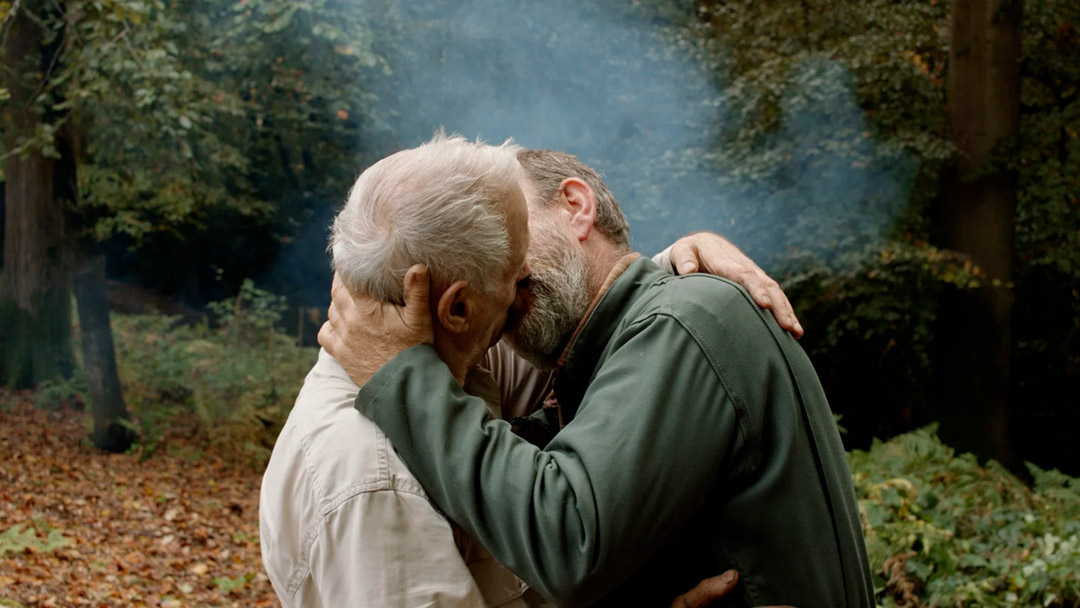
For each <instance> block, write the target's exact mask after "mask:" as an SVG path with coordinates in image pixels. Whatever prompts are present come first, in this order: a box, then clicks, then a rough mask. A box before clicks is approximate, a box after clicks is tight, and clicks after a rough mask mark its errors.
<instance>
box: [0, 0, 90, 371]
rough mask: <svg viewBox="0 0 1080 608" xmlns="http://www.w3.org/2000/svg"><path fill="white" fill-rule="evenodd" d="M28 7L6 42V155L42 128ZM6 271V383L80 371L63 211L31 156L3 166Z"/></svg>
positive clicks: (0, 299) (0, 302) (41, 57)
mask: <svg viewBox="0 0 1080 608" xmlns="http://www.w3.org/2000/svg"><path fill="white" fill-rule="evenodd" d="M35 4H36V3H35V2H24V3H23V8H22V9H21V10H20V11H19V12H18V13H17V14H15V15H14V16H13V17H12V18H11V22H10V24H9V27H10V29H9V31H8V33H7V39H6V40H5V44H4V66H3V67H4V69H3V74H2V78H3V86H4V87H6V88H7V89H8V90H9V92H10V93H11V98H10V99H9V100H8V102H7V104H6V105H5V108H4V122H5V123H6V124H5V133H4V135H5V141H4V146H3V147H4V150H5V152H7V151H10V150H12V149H14V148H16V147H18V146H19V145H20V144H21V143H22V142H23V141H25V139H26V138H27V137H29V136H30V135H31V134H32V133H33V131H34V127H35V126H36V125H37V122H38V119H39V116H38V114H37V113H36V112H35V104H34V96H35V94H36V88H37V86H38V85H39V84H40V83H39V82H37V81H36V80H34V79H30V78H26V75H27V74H30V73H33V72H34V71H36V70H40V71H42V72H44V71H45V70H46V68H47V64H46V63H45V59H46V58H47V56H48V55H50V53H43V52H42V46H41V39H42V35H43V32H41V31H40V30H39V28H38V27H37V26H36V25H35V23H34V22H33V21H32V20H31V19H29V18H28V17H27V14H26V10H27V9H29V8H30V7H31V6H33V5H35ZM4 172H5V182H4V194H5V221H4V268H3V279H2V282H0V383H3V384H5V385H7V386H9V387H18V388H23V387H30V386H34V385H36V384H37V383H39V382H41V381H43V380H50V379H58V378H64V377H68V376H70V375H71V373H72V371H73V369H74V356H73V352H72V346H71V286H70V272H69V268H70V265H69V262H68V248H67V243H66V239H65V225H64V210H63V205H62V203H61V201H59V200H57V199H56V198H55V197H54V196H53V161H52V160H51V159H49V158H46V157H45V156H44V155H43V154H41V152H40V150H37V149H34V150H31V151H30V152H29V153H28V154H24V155H19V154H16V155H12V156H9V157H8V158H7V159H6V161H5V162H4Z"/></svg>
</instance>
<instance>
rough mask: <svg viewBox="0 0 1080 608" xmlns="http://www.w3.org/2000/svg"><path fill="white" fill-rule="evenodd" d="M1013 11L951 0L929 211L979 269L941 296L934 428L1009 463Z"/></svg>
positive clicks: (946, 242)
mask: <svg viewBox="0 0 1080 608" xmlns="http://www.w3.org/2000/svg"><path fill="white" fill-rule="evenodd" d="M1021 16H1022V2H1021V0H954V1H953V4H952V22H951V32H952V41H951V45H950V51H949V73H948V122H949V129H950V136H951V139H952V141H953V143H954V144H955V145H956V147H957V149H958V154H957V157H956V159H955V163H954V166H953V169H952V171H951V172H950V175H949V176H948V177H947V181H946V185H945V189H944V199H943V200H942V202H941V206H940V209H939V212H940V214H939V218H938V229H939V231H940V233H939V236H940V240H941V244H942V245H943V246H944V247H946V248H948V249H953V250H955V251H959V252H962V253H966V254H968V255H970V256H971V258H972V260H973V261H974V262H975V263H976V264H977V265H978V266H979V268H980V269H981V270H982V273H983V275H982V284H981V286H980V287H978V288H976V289H973V290H968V291H963V292H960V291H958V292H954V293H950V294H949V295H948V296H947V297H946V298H945V301H943V302H942V313H941V317H940V322H941V323H940V331H939V336H938V337H939V340H940V343H941V346H942V350H941V353H940V354H941V357H940V359H939V362H938V363H939V365H938V367H937V370H936V375H937V376H938V378H939V382H938V391H937V394H938V397H939V398H940V400H941V401H940V405H939V409H938V411H937V413H938V415H939V416H940V420H941V435H942V438H943V439H945V440H946V441H947V442H950V443H952V444H953V445H954V446H956V447H957V448H960V449H963V450H970V451H973V452H975V453H976V454H977V455H979V456H982V457H988V458H995V459H998V460H999V461H1001V462H1002V463H1003V464H1006V465H1007V466H1012V465H1015V461H1014V454H1013V450H1012V447H1011V441H1010V439H1009V428H1008V415H1009V404H1010V394H1011V390H1012V383H1011V373H1010V367H1011V365H1010V362H1011V354H1012V292H1011V287H1010V286H1009V283H1010V281H1011V279H1012V259H1013V249H1012V243H1013V221H1014V213H1015V208H1016V195H1017V191H1016V176H1015V173H1014V172H1013V171H1012V170H1010V169H1009V168H1007V167H1005V166H1004V164H1005V163H1004V161H1005V160H1006V158H1005V156H1004V154H1002V152H1003V151H1004V150H1003V148H1004V147H1005V146H1006V145H1008V144H1011V143H1013V141H1012V138H1014V137H1015V136H1016V134H1017V133H1018V130H1019V126H1020V53H1021V48H1020V20H1021Z"/></svg>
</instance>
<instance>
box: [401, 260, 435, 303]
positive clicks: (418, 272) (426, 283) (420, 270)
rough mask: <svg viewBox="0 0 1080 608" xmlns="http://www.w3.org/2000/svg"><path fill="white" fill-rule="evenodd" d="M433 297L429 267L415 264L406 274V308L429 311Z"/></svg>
mask: <svg viewBox="0 0 1080 608" xmlns="http://www.w3.org/2000/svg"><path fill="white" fill-rule="evenodd" d="M430 295H431V279H430V276H429V273H428V269H427V266H425V265H423V264H414V265H413V266H412V267H411V268H409V270H408V271H407V272H406V273H405V308H406V309H417V308H419V309H423V310H427V309H428V300H429V298H430Z"/></svg>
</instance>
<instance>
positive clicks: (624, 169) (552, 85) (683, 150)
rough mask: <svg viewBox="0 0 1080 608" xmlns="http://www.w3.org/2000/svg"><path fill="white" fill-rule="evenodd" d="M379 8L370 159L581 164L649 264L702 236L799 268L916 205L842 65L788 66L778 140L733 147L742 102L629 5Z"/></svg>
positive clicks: (489, 0) (689, 47)
mask: <svg viewBox="0 0 1080 608" xmlns="http://www.w3.org/2000/svg"><path fill="white" fill-rule="evenodd" d="M372 4H374V3H364V2H358V3H357V6H358V9H357V10H369V13H368V14H370V15H374V16H373V17H371V18H372V19H373V20H374V22H375V23H374V27H376V28H377V29H379V30H380V31H383V32H384V36H385V38H386V40H385V41H384V43H383V48H379V49H378V52H379V53H380V54H381V55H382V56H383V57H384V58H385V59H386V69H385V71H384V74H383V75H380V76H379V77H378V79H377V81H378V82H376V83H375V84H373V88H374V89H375V90H374V95H373V96H374V97H375V98H376V99H375V100H374V101H371V100H364V101H362V102H361V101H357V102H356V103H357V105H360V104H371V103H374V104H376V106H377V107H375V108H374V111H373V113H374V114H376V115H378V116H381V117H383V118H382V120H380V121H379V122H378V123H377V124H375V125H369V126H367V127H366V130H367V132H366V133H365V145H367V146H369V147H370V146H371V145H372V142H380V141H381V142H384V143H383V144H381V149H379V152H380V154H379V155H382V154H385V153H389V152H392V151H394V150H395V149H400V148H403V147H408V146H413V145H416V144H418V143H420V142H422V141H424V140H426V139H427V138H429V137H430V136H431V133H432V132H433V131H434V130H435V129H436V128H438V127H440V126H442V127H445V128H446V129H447V131H452V132H458V133H461V134H463V135H465V136H466V137H477V136H479V137H482V138H483V139H485V140H486V141H489V142H499V141H501V140H503V139H505V138H508V137H513V138H514V139H515V140H516V141H517V142H518V143H520V144H522V145H524V146H527V147H533V148H556V149H560V150H564V151H567V152H570V153H573V154H576V155H577V156H579V157H580V158H581V159H582V160H583V161H584V162H586V163H588V164H590V165H592V166H594V167H595V168H596V169H598V170H599V171H601V172H602V173H604V174H605V177H606V181H607V182H608V185H609V186H610V187H611V189H612V191H613V192H614V193H615V195H616V197H617V199H618V200H619V202H620V205H621V206H622V208H623V210H624V211H625V213H626V215H627V217H628V218H629V220H630V226H631V239H632V244H633V246H634V247H635V249H637V250H639V251H641V252H643V253H646V254H652V253H654V252H656V251H659V250H660V249H662V248H663V247H665V246H667V245H668V244H670V243H671V242H672V241H674V240H675V239H676V238H678V237H679V236H681V235H683V234H685V233H688V232H691V231H696V230H712V231H716V232H719V233H721V234H724V235H727V236H728V237H729V238H730V239H731V240H733V241H734V242H735V243H736V244H738V245H739V246H741V247H742V248H743V249H744V250H746V251H747V253H749V254H750V255H751V256H752V257H754V259H755V260H757V261H758V262H759V263H761V264H762V266H764V267H765V268H766V269H767V270H771V271H772V272H778V273H780V272H784V271H789V270H798V269H799V268H800V265H805V263H807V262H808V261H811V260H817V261H820V260H826V261H827V260H829V259H831V258H832V257H833V256H834V255H835V254H836V253H845V252H850V251H854V250H857V249H859V248H860V247H864V246H866V245H867V244H872V243H874V242H877V241H880V239H882V238H884V237H885V236H886V235H887V233H888V231H889V230H890V228H891V226H892V225H893V223H894V220H895V218H896V217H897V215H898V213H899V212H900V210H901V209H902V207H903V206H904V205H905V204H906V203H907V201H908V189H909V182H910V177H911V175H912V174H913V166H912V164H911V163H910V162H909V160H908V159H906V157H905V156H904V155H903V154H902V153H901V152H898V151H896V150H893V149H888V148H887V147H883V146H881V145H878V144H877V143H875V142H874V141H873V140H872V139H871V137H870V133H868V131H867V126H866V123H865V119H864V116H863V113H862V111H861V109H860V108H859V106H858V104H857V102H856V99H855V96H854V93H853V88H852V82H851V78H850V76H849V74H848V73H847V71H846V69H845V68H844V67H843V66H842V65H841V64H839V63H837V62H835V61H827V60H821V61H818V62H806V63H805V64H804V65H801V66H797V67H796V68H793V70H792V74H791V76H790V78H789V79H788V85H787V86H788V90H787V91H785V94H784V96H783V99H782V100H781V101H780V106H779V108H778V111H779V114H780V121H779V123H778V124H779V127H778V128H777V129H776V130H774V131H773V132H770V133H768V134H766V135H765V136H763V137H762V138H761V139H760V141H757V142H755V143H754V145H752V146H747V145H745V143H744V144H743V145H741V146H735V145H732V144H731V142H732V141H734V138H735V135H736V134H737V133H738V132H739V129H740V128H742V126H743V124H744V123H745V122H747V118H746V116H744V115H743V114H742V113H745V111H746V109H745V108H746V100H745V99H744V97H746V96H747V95H746V94H745V93H742V92H737V90H736V89H733V88H731V87H730V85H729V83H727V82H725V80H724V79H725V77H726V76H725V75H724V74H723V69H719V70H718V69H717V66H716V65H715V64H713V63H711V60H709V59H708V58H707V57H706V54H705V53H703V52H702V50H701V48H700V45H699V44H698V43H697V42H695V41H692V40H689V39H687V38H686V34H685V30H682V29H680V28H678V27H671V26H666V25H664V24H663V22H660V21H655V20H650V19H649V18H647V17H646V16H643V15H642V14H641V13H642V11H640V10H636V11H635V10H629V11H628V9H627V3H625V2H614V1H606V0H592V1H584V2H583V1H576V2H575V1H567V0H552V1H548V2H527V1H509V0H458V1H456V2H443V1H440V0H428V1H426V2H422V1H419V0H414V1H410V2H400V3H391V4H389V5H386V4H381V5H380V6H381V9H379V10H381V11H382V12H381V13H379V12H378V11H376V10H374V9H373V8H372ZM388 6H389V8H387V7H388ZM380 20H384V21H385V25H386V27H385V28H383V27H382V26H380V24H379V22H380ZM386 32H389V33H386ZM718 74H719V75H718ZM751 118H752V117H751ZM343 198H344V193H342V199H343ZM328 205H329V204H328ZM338 205H340V202H339V201H334V202H333V203H332V205H330V206H332V211H336V209H337V207H338ZM330 213H331V209H329V208H328V210H327V213H326V214H320V215H319V217H318V218H317V221H319V222H323V223H322V224H321V225H320V226H317V227H316V228H317V230H312V231H309V234H308V235H307V238H310V237H311V236H312V235H315V234H318V235H320V240H318V241H317V242H312V243H311V250H312V251H313V252H314V251H321V249H322V247H324V246H325V239H324V238H322V235H325V225H326V224H328V223H329V218H330ZM307 238H305V239H304V240H305V241H306V240H307ZM305 272H307V273H308V274H309V276H310V266H308V269H307V271H305ZM323 285H324V283H320V285H319V286H318V287H317V289H316V293H324V291H325V288H324V287H323Z"/></svg>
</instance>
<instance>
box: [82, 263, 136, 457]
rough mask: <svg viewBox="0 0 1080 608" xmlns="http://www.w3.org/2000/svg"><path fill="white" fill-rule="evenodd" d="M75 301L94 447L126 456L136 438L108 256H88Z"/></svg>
mask: <svg viewBox="0 0 1080 608" xmlns="http://www.w3.org/2000/svg"><path fill="white" fill-rule="evenodd" d="M75 298H76V300H77V301H78V303H79V336H80V338H81V340H82V354H83V370H84V371H85V372H86V384H87V386H88V388H89V391H90V404H91V408H92V411H93V413H94V432H93V440H94V445H96V446H97V447H99V448H101V449H103V450H107V451H109V452H124V451H126V450H127V449H128V448H129V447H131V443H132V441H134V439H135V434H134V433H133V432H132V431H131V429H130V428H129V427H128V426H126V425H125V424H124V423H125V422H126V421H127V420H128V413H127V407H126V406H125V405H124V396H123V394H121V392H120V376H119V375H118V374H117V371H116V351H115V349H114V348H113V338H112V327H111V326H110V324H109V302H108V300H107V299H106V296H105V256H104V255H103V254H102V253H101V252H100V251H97V250H96V247H95V250H90V251H88V252H87V255H86V257H85V258H84V260H83V262H82V264H80V266H79V269H78V271H76V273H75Z"/></svg>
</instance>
